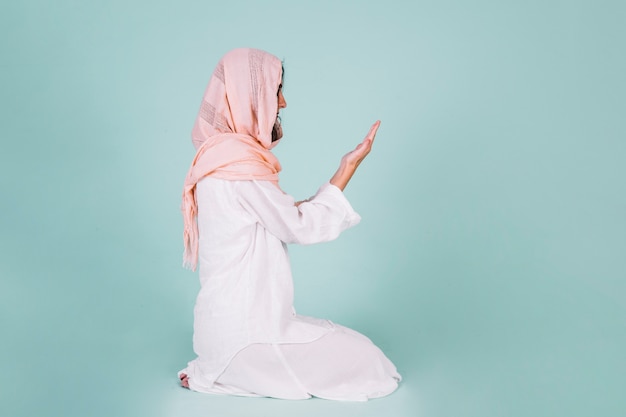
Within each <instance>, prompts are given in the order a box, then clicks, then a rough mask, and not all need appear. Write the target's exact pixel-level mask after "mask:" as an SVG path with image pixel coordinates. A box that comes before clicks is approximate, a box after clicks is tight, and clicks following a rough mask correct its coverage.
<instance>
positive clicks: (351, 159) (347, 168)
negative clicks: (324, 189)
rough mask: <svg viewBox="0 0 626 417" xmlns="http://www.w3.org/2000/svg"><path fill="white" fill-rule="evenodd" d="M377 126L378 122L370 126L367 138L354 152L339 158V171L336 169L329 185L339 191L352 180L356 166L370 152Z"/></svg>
mask: <svg viewBox="0 0 626 417" xmlns="http://www.w3.org/2000/svg"><path fill="white" fill-rule="evenodd" d="M378 126H380V120H378V121H376V123H374V124H373V125H372V127H371V128H370V131H369V132H368V133H367V136H365V139H363V142H361V143H359V144H358V145H357V147H356V148H354V150H352V151H350V152H348V153H347V154H345V155H344V156H343V158H341V164H340V165H339V169H337V172H335V175H333V177H332V178H331V179H330V183H331V184H333V185H334V186H336V187H338V188H339V189H340V190H341V191H343V190H344V189H345V188H346V185H348V182H349V181H350V178H352V175H354V172H355V171H356V169H357V168H358V166H359V165H360V164H361V162H363V160H364V159H365V157H366V156H367V155H368V154H369V153H370V151H371V150H372V144H373V143H374V139H375V138H376V132H377V131H378Z"/></svg>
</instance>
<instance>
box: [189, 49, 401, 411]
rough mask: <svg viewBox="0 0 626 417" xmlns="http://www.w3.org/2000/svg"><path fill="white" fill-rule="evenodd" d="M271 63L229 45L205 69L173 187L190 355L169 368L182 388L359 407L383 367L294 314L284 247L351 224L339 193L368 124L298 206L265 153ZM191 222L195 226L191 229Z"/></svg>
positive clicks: (277, 79) (276, 127) (362, 151)
mask: <svg viewBox="0 0 626 417" xmlns="http://www.w3.org/2000/svg"><path fill="white" fill-rule="evenodd" d="M282 73H283V70H282V64H281V61H280V60H279V59H278V58H276V57H275V56H273V55H270V54H268V53H267V52H264V51H260V50H257V49H236V50H233V51H231V52H229V53H228V54H226V55H225V56H224V57H223V58H222V59H221V61H220V62H219V64H218V65H217V67H216V69H215V71H214V73H213V76H212V77H211V80H210V81H209V85H208V87H207V89H206V92H205V94H204V99H203V101H202V105H201V108H200V112H199V115H198V118H197V119H196V123H195V126H194V129H193V133H192V137H193V143H194V145H195V147H196V149H197V154H196V157H195V158H194V161H193V163H192V166H191V168H190V170H189V174H188V175H187V178H186V180H185V189H184V193H183V215H184V221H185V265H186V266H188V267H191V268H192V269H195V268H196V265H198V266H199V270H200V271H199V274H200V282H201V289H200V292H199V294H198V297H197V300H196V306H195V309H194V337H193V345H194V351H195V352H196V354H197V355H198V356H197V358H196V359H194V360H192V361H191V362H189V364H188V365H187V367H186V368H185V369H183V370H182V371H180V372H179V378H180V380H181V383H182V385H183V386H184V387H186V388H190V389H192V390H194V391H200V392H207V393H214V394H232V395H244V396H267V397H275V398H284V399H306V398H310V397H311V396H316V397H320V398H327V399H334V400H353V401H365V400H367V399H368V398H375V397H380V396H384V395H387V394H390V393H391V392H393V391H394V390H395V389H396V387H397V384H398V381H399V380H400V375H399V374H398V373H397V372H396V369H395V367H394V365H393V364H392V363H391V362H390V361H389V360H388V359H387V358H386V357H385V355H384V354H383V353H382V352H381V351H380V350H379V349H378V348H377V347H376V346H374V345H373V344H372V342H371V341H370V340H369V339H367V338H366V337H365V336H363V335H361V334H359V333H357V332H355V331H353V330H350V329H347V328H345V327H342V326H339V325H337V324H334V323H332V322H330V321H327V320H319V319H314V318H310V317H304V316H300V315H297V314H296V313H295V311H294V309H293V282H292V278H291V271H290V267H289V259H288V255H287V246H286V244H288V243H300V244H309V243H316V242H323V241H328V240H332V239H334V238H336V237H337V236H338V235H339V234H340V233H341V232H342V231H343V230H345V229H347V228H349V227H352V226H354V225H355V224H357V223H358V222H359V220H360V217H359V215H358V214H356V213H355V212H354V210H353V209H352V207H351V206H350V203H348V201H347V200H346V198H345V197H344V195H343V193H342V191H343V189H344V188H345V186H346V185H347V184H348V181H349V180H350V178H351V177H352V175H353V174H354V172H355V170H356V168H357V167H358V165H359V164H360V163H361V161H362V160H363V159H364V158H365V156H366V155H367V154H368V153H369V151H370V149H371V147H372V142H373V140H374V136H375V135H376V130H377V129H378V125H379V122H376V123H375V124H374V125H373V126H372V128H371V130H370V132H369V133H368V135H367V137H366V138H365V140H364V141H363V142H362V143H361V144H359V145H358V146H357V147H356V149H354V150H353V151H352V152H350V153H348V154H346V155H345V156H344V157H343V158H342V160H341V164H340V166H339V169H338V170H337V172H336V173H335V174H334V175H333V177H332V178H331V180H330V182H329V183H327V184H324V185H323V186H322V187H321V188H320V189H319V191H318V192H317V194H316V195H315V196H314V197H312V198H311V199H309V200H307V201H303V202H297V203H296V202H295V201H294V199H293V198H292V197H290V196H289V195H286V194H285V193H283V192H282V191H281V189H280V188H279V187H278V172H279V171H280V164H279V163H278V160H277V159H276V157H274V155H273V154H272V153H271V152H270V149H271V148H273V147H274V146H275V145H276V144H277V143H278V141H279V140H280V138H281V137H282V129H281V126H280V121H279V118H278V112H279V111H280V109H281V108H285V107H286V106H287V103H286V101H285V98H284V96H283V93H282ZM196 217H197V221H196Z"/></svg>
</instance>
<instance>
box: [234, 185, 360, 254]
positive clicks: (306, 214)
mask: <svg viewBox="0 0 626 417" xmlns="http://www.w3.org/2000/svg"><path fill="white" fill-rule="evenodd" d="M239 187H240V188H239V195H240V199H239V202H240V204H241V206H242V207H243V208H244V210H245V211H246V212H248V213H250V215H252V217H253V218H254V219H255V220H256V221H257V222H258V223H259V224H260V225H261V226H263V228H264V229H266V230H267V231H269V232H270V233H271V234H273V235H274V236H276V237H277V238H278V239H280V240H281V241H283V242H285V243H299V244H312V243H318V242H326V241H329V240H333V239H335V238H336V237H337V236H339V234H340V233H341V232H342V231H344V230H346V229H348V228H350V227H352V226H354V225H356V224H357V223H358V222H359V221H360V219H361V218H360V217H359V215H358V214H357V213H356V212H355V211H354V210H353V209H352V207H351V206H350V203H349V202H348V200H347V199H346V198H345V196H344V195H343V193H342V192H341V190H339V189H338V188H337V187H336V186H334V185H332V184H329V183H326V184H324V185H322V187H320V189H319V190H318V192H317V193H316V194H315V196H313V197H312V198H310V199H308V200H306V201H302V202H300V203H299V204H298V205H296V204H295V202H294V199H293V197H291V196H290V195H287V194H285V193H283V192H282V191H281V190H280V189H279V188H278V187H276V186H275V185H274V184H272V183H269V182H267V181H242V182H241V183H240V184H239Z"/></svg>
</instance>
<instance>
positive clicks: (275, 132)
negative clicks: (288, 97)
mask: <svg viewBox="0 0 626 417" xmlns="http://www.w3.org/2000/svg"><path fill="white" fill-rule="evenodd" d="M277 95H278V105H277V108H276V122H275V123H274V128H273V129H272V142H276V141H277V140H279V139H280V138H282V137H283V128H282V126H281V125H280V117H279V113H280V109H284V108H285V107H287V101H285V96H283V84H282V83H281V84H280V85H279V86H278V93H277Z"/></svg>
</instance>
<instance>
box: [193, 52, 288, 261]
mask: <svg viewBox="0 0 626 417" xmlns="http://www.w3.org/2000/svg"><path fill="white" fill-rule="evenodd" d="M281 80H282V63H281V61H280V60H279V59H278V58H276V57H275V56H273V55H271V54H269V53H267V52H264V51H261V50H258V49H249V48H241V49H235V50H232V51H230V52H228V53H227V54H226V55H225V56H224V57H223V58H222V59H221V60H220V62H219V63H218V65H217V67H216V68H215V71H214V72H213V76H212V77H211V79H210V81H209V85H208V86H207V88H206V91H205V93H204V98H203V100H202V105H201V106H200V111H199V113H198V117H197V118H196V122H195V124H194V127H193V131H192V140H193V144H194V146H195V147H196V150H197V153H196V156H195V158H194V160H193V162H192V164H191V167H190V169H189V172H188V174H187V177H186V178H185V185H184V189H183V203H182V211H183V221H184V235H183V239H184V243H185V252H184V255H183V265H184V266H185V267H187V268H190V269H193V270H195V269H196V265H197V262H198V226H197V222H196V216H197V214H198V208H197V202H196V197H195V190H196V184H197V183H198V181H200V180H201V179H202V178H204V177H206V176H213V177H216V178H221V179H226V180H255V179H256V180H267V181H272V182H274V183H275V184H277V185H278V172H279V171H280V169H281V167H280V163H279V162H278V159H277V158H276V157H275V156H274V155H273V154H272V153H271V152H270V149H271V148H273V147H274V146H275V145H276V144H277V142H278V141H275V142H272V129H274V126H275V125H276V126H277V127H278V128H280V125H279V124H277V122H276V120H277V115H278V95H277V94H278V87H279V85H280V84H281Z"/></svg>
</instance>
